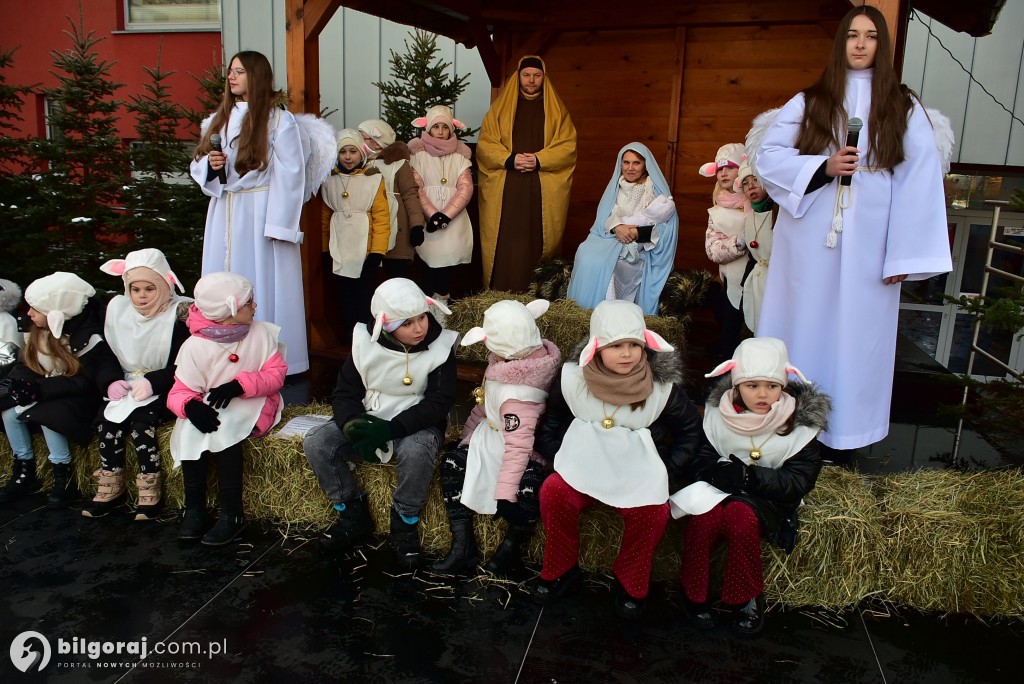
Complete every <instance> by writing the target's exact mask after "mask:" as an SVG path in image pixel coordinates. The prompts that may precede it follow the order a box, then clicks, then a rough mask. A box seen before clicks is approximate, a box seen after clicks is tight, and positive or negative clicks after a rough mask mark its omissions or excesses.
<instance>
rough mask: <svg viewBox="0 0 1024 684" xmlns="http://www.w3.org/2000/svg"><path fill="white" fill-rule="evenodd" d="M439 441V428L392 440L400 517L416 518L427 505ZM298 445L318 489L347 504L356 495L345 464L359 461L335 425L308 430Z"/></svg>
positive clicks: (356, 490) (336, 501)
mask: <svg viewBox="0 0 1024 684" xmlns="http://www.w3.org/2000/svg"><path fill="white" fill-rule="evenodd" d="M442 439H443V436H442V434H441V431H440V430H439V429H437V428H426V429H423V430H420V431H419V432H415V433H413V434H411V435H408V436H407V437H399V438H398V439H396V440H394V457H393V462H394V463H395V467H396V469H397V471H398V486H397V487H396V488H395V497H394V501H395V510H397V511H398V512H399V513H401V514H402V515H404V516H409V517H411V516H415V515H419V514H420V509H421V508H423V504H425V503H426V502H427V493H428V491H429V490H430V481H431V480H432V479H433V478H434V468H435V467H436V466H437V459H438V452H439V450H440V447H441V442H442ZM302 446H303V448H304V449H305V452H306V460H308V461H309V465H310V466H311V467H312V468H313V472H314V473H316V477H317V480H319V481H320V488H321V489H323V490H324V493H325V494H326V495H327V498H328V499H330V500H331V502H332V503H335V504H340V503H348V502H350V501H353V500H354V499H355V498H356V497H357V496H359V493H360V492H359V484H358V483H357V482H356V479H355V477H354V476H353V475H352V471H351V469H350V468H349V465H348V464H349V462H353V463H362V462H363V459H362V457H361V456H360V455H359V453H358V452H356V450H355V449H353V448H352V445H351V444H349V442H348V440H347V439H345V435H343V434H342V432H341V428H340V427H338V424H337V423H336V422H334V421H333V420H332V421H331V422H329V423H324V424H323V425H318V426H316V427H314V428H313V429H311V430H310V431H309V432H307V433H306V437H305V439H303V441H302Z"/></svg>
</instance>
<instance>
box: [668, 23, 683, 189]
mask: <svg viewBox="0 0 1024 684" xmlns="http://www.w3.org/2000/svg"><path fill="white" fill-rule="evenodd" d="M685 70H686V27H685V26H677V27H676V73H675V76H674V77H673V78H672V99H671V101H670V102H669V106H668V135H667V136H666V138H665V140H666V142H667V145H666V147H667V148H668V149H667V157H668V158H667V159H666V160H665V164H666V165H665V167H664V168H665V169H666V170H667V173H666V174H665V175H666V178H667V179H668V187H669V189H671V188H674V187H675V183H676V154H677V151H678V149H677V147H678V144H679V116H680V113H681V108H682V104H683V72H684V71H685Z"/></svg>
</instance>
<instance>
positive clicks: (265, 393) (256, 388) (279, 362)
mask: <svg viewBox="0 0 1024 684" xmlns="http://www.w3.org/2000/svg"><path fill="white" fill-rule="evenodd" d="M212 325H217V323H215V322H214V321H211V320H209V319H207V318H206V317H205V316H203V315H202V314H201V313H199V310H198V309H197V308H196V307H195V305H192V306H191V307H189V315H188V329H189V331H190V332H191V333H192V334H193V335H197V336H199V337H203V338H206V339H209V338H208V337H206V336H205V335H203V334H202V333H200V332H199V331H200V330H201V329H203V328H206V327H209V326H212ZM287 373H288V364H287V363H285V361H284V358H283V357H282V356H281V352H274V354H273V356H271V357H270V358H269V359H267V361H266V363H264V364H263V366H262V367H261V368H260V369H259V370H258V371H256V372H243V373H239V374H238V375H236V376H235V377H234V379H235V380H237V381H238V384H240V385H241V386H242V390H243V393H242V396H243V397H246V398H249V397H266V398H267V401H266V402H265V403H264V404H263V410H262V411H261V412H260V417H259V419H258V420H257V421H256V427H255V428H254V429H253V433H252V435H250V436H251V437H259V436H260V435H263V434H266V432H267V430H269V429H270V428H272V427H274V423H275V419H276V418H277V409H278V406H280V404H281V395H280V394H279V392H280V391H281V388H282V387H284V377H285V375H287ZM210 389H212V388H209V387H207V388H204V390H205V391H202V392H201V391H199V390H198V389H193V388H191V387H189V386H188V385H186V384H185V383H184V382H182V381H181V379H180V378H178V377H177V376H175V378H174V386H173V387H171V391H170V392H168V393H167V408H168V409H170V411H171V413H173V414H174V415H176V416H178V417H179V418H182V419H185V417H186V416H185V404H187V403H188V402H190V401H192V400H193V399H198V400H199V401H202V400H203V394H205V392H206V391H209V390H210Z"/></svg>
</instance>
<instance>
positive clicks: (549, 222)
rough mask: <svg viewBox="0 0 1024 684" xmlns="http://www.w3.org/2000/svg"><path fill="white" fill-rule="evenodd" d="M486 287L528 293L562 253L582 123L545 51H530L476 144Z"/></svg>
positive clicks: (487, 120)
mask: <svg viewBox="0 0 1024 684" xmlns="http://www.w3.org/2000/svg"><path fill="white" fill-rule="evenodd" d="M477 162H478V164H479V169H480V244H481V252H482V255H483V262H484V263H483V266H484V285H485V286H490V287H491V288H492V289H496V290H509V291H513V292H522V291H524V290H526V289H527V287H528V286H529V284H530V276H531V274H532V273H533V269H534V267H535V266H536V265H537V264H538V263H539V262H540V261H542V260H545V259H551V258H553V257H555V256H557V255H558V253H559V251H560V248H561V241H562V234H563V233H564V231H565V217H566V213H567V210H568V205H569V190H570V188H571V186H572V174H573V170H574V169H575V166H576V129H575V127H574V126H573V125H572V119H570V117H569V114H568V112H567V111H566V109H565V105H564V104H563V103H562V101H561V99H559V97H558V95H557V94H556V93H555V91H554V89H553V88H552V86H551V84H550V81H549V80H548V79H547V77H546V74H545V69H544V62H543V61H541V59H540V58H539V57H532V56H531V57H524V58H523V59H522V60H520V62H519V69H518V71H517V72H516V73H515V74H513V75H512V77H511V78H510V79H509V81H508V83H507V84H506V86H505V89H504V90H503V91H502V93H501V95H499V96H498V99H497V100H495V102H494V103H493V104H492V105H491V109H490V110H489V111H488V112H487V115H486V116H485V117H484V121H483V126H482V128H481V132H480V139H479V142H478V144H477Z"/></svg>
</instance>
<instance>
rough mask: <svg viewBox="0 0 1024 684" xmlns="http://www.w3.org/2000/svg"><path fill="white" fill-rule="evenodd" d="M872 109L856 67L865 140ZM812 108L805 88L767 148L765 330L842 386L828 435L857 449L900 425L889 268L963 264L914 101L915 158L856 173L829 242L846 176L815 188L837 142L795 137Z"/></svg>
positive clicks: (854, 92)
mask: <svg viewBox="0 0 1024 684" xmlns="http://www.w3.org/2000/svg"><path fill="white" fill-rule="evenodd" d="M870 108H871V70H866V71H850V72H848V76H847V85H846V111H847V113H848V115H849V116H850V117H854V116H857V117H860V118H861V119H862V120H863V121H864V122H865V126H864V129H863V130H861V132H860V143H859V145H858V148H859V149H860V150H862V151H863V150H868V143H867V141H868V139H869V137H868V136H869V131H868V122H869V120H870ZM803 111H804V98H803V95H802V94H801V95H797V96H796V97H794V98H793V99H792V100H790V101H789V102H788V103H787V104H786V105H785V106H784V107H783V108H782V109H781V110H780V111H779V114H778V116H777V117H776V119H775V121H774V123H773V124H772V125H771V127H770V128H769V129H768V131H767V133H766V134H765V138H764V142H763V143H762V145H761V148H760V150H758V154H757V171H758V177H759V178H760V179H761V182H762V183H763V184H764V186H765V189H766V190H767V191H768V194H769V195H770V196H771V198H772V199H773V200H775V202H776V203H777V204H778V205H779V206H780V211H779V216H778V220H777V223H776V226H775V235H774V238H775V243H774V246H773V249H772V266H771V268H770V269H769V271H768V282H767V285H766V287H765V295H764V303H763V304H762V308H761V321H760V324H759V326H758V331H757V333H758V335H759V336H762V337H765V336H767V337H778V338H780V339H782V340H784V341H785V343H786V345H787V346H788V348H789V357H790V358H791V359H793V360H794V361H795V362H796V363H798V364H799V365H800V369H801V370H802V371H803V372H804V373H805V374H806V375H807V377H810V378H814V381H815V382H817V383H820V384H821V386H822V389H823V391H825V392H827V393H828V394H829V395H831V397H832V405H833V412H832V415H831V417H830V419H829V425H830V430H829V432H827V433H822V436H821V441H822V443H824V444H826V445H828V446H830V447H833V448H836V449H853V448H857V447H861V446H864V445H867V444H871V443H873V442H877V441H878V440H880V439H882V438H883V437H885V435H886V434H888V431H889V404H890V400H891V395H892V376H893V366H894V363H895V356H896V326H897V321H898V318H899V301H900V287H899V285H886V284H885V283H884V282H883V278H885V277H887V276H896V275H901V274H904V273H905V274H908V277H909V280H923V279H925V278H930V277H931V276H933V275H938V274H940V273H945V272H947V271H949V270H950V269H951V267H952V262H951V260H950V250H949V237H948V230H947V225H946V208H945V197H944V194H943V186H942V171H941V168H940V164H939V154H938V151H937V149H936V146H935V138H934V135H933V133H932V129H931V125H930V124H929V122H928V119H927V116H926V115H925V113H924V110H922V109H921V107H920V106H918V105H917V104H916V103H915V104H914V109H913V112H912V114H911V116H910V121H909V125H908V128H907V133H906V136H905V137H904V139H903V149H904V153H905V155H906V159H905V160H904V161H903V162H902V163H901V164H899V165H898V166H897V167H896V168H895V169H893V170H892V172H891V173H890V172H889V171H865V170H861V171H858V172H857V173H855V174H854V175H853V182H852V186H851V188H850V189H851V191H852V192H851V197H850V206H849V208H847V209H846V210H845V211H844V214H843V224H844V228H843V232H842V233H840V234H839V244H838V245H837V246H836V247H835V248H834V249H829V248H828V247H825V239H826V236H827V235H828V232H829V230H830V228H831V225H832V215H833V209H834V207H835V202H836V194H837V192H838V186H839V182H838V180H835V181H833V182H832V183H829V184H828V185H826V186H825V187H823V188H819V189H817V190H815V191H814V192H812V193H810V194H806V195H805V194H804V190H805V189H806V188H807V183H808V182H809V181H810V179H811V177H812V176H813V175H814V172H815V171H816V170H817V169H818V167H819V166H821V164H822V162H824V161H825V160H826V159H827V158H828V154H829V153H828V152H825V153H823V154H820V155H800V154H799V152H798V151H797V150H796V149H795V148H794V144H795V141H796V137H797V134H798V132H799V129H800V122H801V119H802V117H803ZM870 157H871V155H870V150H868V152H867V154H866V155H865V154H863V153H862V155H861V160H862V161H861V163H862V164H866V165H870V164H871V163H872V162H871V159H870ZM865 159H866V161H865Z"/></svg>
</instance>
